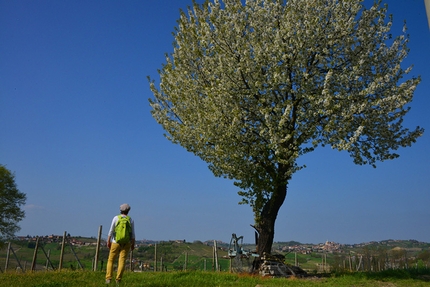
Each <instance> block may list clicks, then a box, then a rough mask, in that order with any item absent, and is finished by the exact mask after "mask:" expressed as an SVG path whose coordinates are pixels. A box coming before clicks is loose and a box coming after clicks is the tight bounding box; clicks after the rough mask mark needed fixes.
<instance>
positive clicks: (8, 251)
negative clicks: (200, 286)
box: [4, 242, 11, 272]
mask: <svg viewBox="0 0 430 287" xmlns="http://www.w3.org/2000/svg"><path fill="white" fill-rule="evenodd" d="M10 248H11V246H10V242H9V244H8V245H7V252H6V264H5V266H4V271H5V272H6V270H7V267H8V265H9V255H10Z"/></svg>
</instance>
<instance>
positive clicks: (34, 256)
mask: <svg viewBox="0 0 430 287" xmlns="http://www.w3.org/2000/svg"><path fill="white" fill-rule="evenodd" d="M37 249H39V237H37V238H36V246H35V247H34V254H33V261H32V262H31V271H34V269H35V268H36V259H37Z"/></svg>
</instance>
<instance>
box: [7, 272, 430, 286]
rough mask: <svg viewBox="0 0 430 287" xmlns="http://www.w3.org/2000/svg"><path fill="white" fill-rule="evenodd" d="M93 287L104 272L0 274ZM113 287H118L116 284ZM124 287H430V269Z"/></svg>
mask: <svg viewBox="0 0 430 287" xmlns="http://www.w3.org/2000/svg"><path fill="white" fill-rule="evenodd" d="M3 286H4V287H22V286H26V287H84V286H85V287H91V286H106V285H105V283H104V273H103V272H90V271H61V272H59V271H51V272H45V271H40V272H33V273H31V272H27V273H16V272H8V273H1V274H0V287H3ZM112 286H115V284H113V285H112ZM121 286H130V287H134V286H136V287H137V286H151V287H169V286H172V287H175V286H178V287H179V286H187V287H204V286H208V287H211V286H213V287H221V286H238V287H241V286H243V287H245V286H246V287H248V286H249V287H256V286H258V287H277V286H303V287H307V286H339V287H342V286H348V287H352V286H355V287H357V286H360V287H366V286H369V287H370V286H372V287H373V286H376V287H397V286H399V287H403V286H404V287H406V286H408V287H418V286H430V270H429V269H422V270H417V269H411V270H396V271H384V272H375V273H351V274H343V275H341V274H338V275H327V276H326V277H310V278H305V279H298V278H262V277H259V276H251V275H245V274H243V275H241V274H231V273H226V272H202V271H174V272H140V273H138V272H134V273H132V272H126V273H125V275H124V279H123V282H122V284H121Z"/></svg>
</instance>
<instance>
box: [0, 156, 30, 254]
mask: <svg viewBox="0 0 430 287" xmlns="http://www.w3.org/2000/svg"><path fill="white" fill-rule="evenodd" d="M25 200H26V195H25V194H24V193H22V192H20V191H19V190H18V187H17V186H16V183H15V175H14V174H13V173H12V172H10V171H9V170H8V169H7V168H6V167H5V166H4V165H1V164H0V247H1V246H2V243H3V242H4V241H5V240H7V239H10V238H12V237H13V236H14V235H15V233H16V232H17V231H19V229H20V227H19V226H18V222H19V221H21V220H22V219H23V218H24V216H25V213H24V211H23V210H21V205H24V204H25Z"/></svg>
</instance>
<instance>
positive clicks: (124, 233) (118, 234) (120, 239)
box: [115, 214, 131, 244]
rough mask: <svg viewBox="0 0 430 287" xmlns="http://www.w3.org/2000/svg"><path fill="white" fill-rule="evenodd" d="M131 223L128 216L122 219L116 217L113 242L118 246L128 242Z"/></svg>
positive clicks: (119, 216)
mask: <svg viewBox="0 0 430 287" xmlns="http://www.w3.org/2000/svg"><path fill="white" fill-rule="evenodd" d="M130 235H131V222H130V216H125V217H123V216H122V215H121V214H120V215H118V221H117V222H116V226H115V242H116V243H118V244H126V243H129V242H130Z"/></svg>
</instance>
